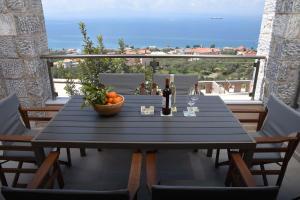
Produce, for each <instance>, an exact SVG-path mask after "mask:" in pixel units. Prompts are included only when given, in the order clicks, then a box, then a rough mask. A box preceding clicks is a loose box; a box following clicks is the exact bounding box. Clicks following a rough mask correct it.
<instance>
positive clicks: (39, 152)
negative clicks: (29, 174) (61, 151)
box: [33, 146, 46, 166]
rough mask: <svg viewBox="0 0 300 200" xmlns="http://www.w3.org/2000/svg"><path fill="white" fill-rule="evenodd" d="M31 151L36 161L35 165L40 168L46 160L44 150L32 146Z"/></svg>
mask: <svg viewBox="0 0 300 200" xmlns="http://www.w3.org/2000/svg"><path fill="white" fill-rule="evenodd" d="M33 149H34V153H35V157H36V160H37V165H38V166H40V165H41V164H42V163H43V161H44V160H45V158H46V156H45V151H44V148H43V147H38V146H33Z"/></svg>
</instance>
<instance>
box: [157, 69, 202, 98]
mask: <svg viewBox="0 0 300 200" xmlns="http://www.w3.org/2000/svg"><path fill="white" fill-rule="evenodd" d="M169 77H170V74H154V75H153V82H154V83H156V84H157V85H158V86H159V87H160V88H161V89H163V88H165V84H166V81H165V80H166V78H169ZM197 81H198V76H197V75H186V74H175V75H174V82H175V85H176V93H177V94H178V95H187V93H188V90H189V89H190V88H191V87H193V86H194V85H195V84H196V83H197Z"/></svg>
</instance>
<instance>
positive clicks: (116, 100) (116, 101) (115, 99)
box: [113, 96, 123, 104]
mask: <svg viewBox="0 0 300 200" xmlns="http://www.w3.org/2000/svg"><path fill="white" fill-rule="evenodd" d="M122 100H123V98H122V97H120V96H117V97H116V98H114V100H113V103H114V104H117V103H120V102H121V101H122Z"/></svg>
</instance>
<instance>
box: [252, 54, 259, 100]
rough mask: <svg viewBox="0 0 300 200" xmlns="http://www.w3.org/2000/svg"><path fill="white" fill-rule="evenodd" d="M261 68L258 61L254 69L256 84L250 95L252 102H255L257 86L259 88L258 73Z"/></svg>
mask: <svg viewBox="0 0 300 200" xmlns="http://www.w3.org/2000/svg"><path fill="white" fill-rule="evenodd" d="M259 66H260V59H258V60H257V61H256V62H255V63H254V64H253V67H254V68H255V74H254V83H253V88H252V92H251V93H250V96H251V100H254V96H255V91H256V86H257V78H258V72H259Z"/></svg>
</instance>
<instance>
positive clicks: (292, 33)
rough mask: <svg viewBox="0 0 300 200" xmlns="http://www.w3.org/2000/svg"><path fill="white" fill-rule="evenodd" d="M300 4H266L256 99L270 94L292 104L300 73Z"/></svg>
mask: <svg viewBox="0 0 300 200" xmlns="http://www.w3.org/2000/svg"><path fill="white" fill-rule="evenodd" d="M299 27H300V0H265V7H264V14H263V19H262V25H261V32H260V37H259V44H258V55H265V56H267V60H266V62H261V66H260V71H259V79H258V84H257V85H258V86H257V92H256V96H255V99H263V100H264V102H266V101H267V97H268V96H269V95H270V94H275V95H276V96H279V98H280V99H282V100H283V101H284V102H286V103H287V104H290V105H291V104H292V103H293V100H294V98H295V94H296V87H297V84H298V82H299V78H300V77H299V73H298V72H299V70H300V28H299Z"/></svg>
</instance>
